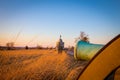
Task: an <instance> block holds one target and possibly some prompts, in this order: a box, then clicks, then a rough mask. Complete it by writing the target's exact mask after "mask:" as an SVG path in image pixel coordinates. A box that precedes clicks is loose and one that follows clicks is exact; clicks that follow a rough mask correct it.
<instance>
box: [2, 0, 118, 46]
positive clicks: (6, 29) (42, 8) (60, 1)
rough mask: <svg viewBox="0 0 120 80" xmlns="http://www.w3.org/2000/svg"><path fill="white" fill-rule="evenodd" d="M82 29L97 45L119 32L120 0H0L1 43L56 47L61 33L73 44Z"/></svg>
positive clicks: (68, 44)
mask: <svg viewBox="0 0 120 80" xmlns="http://www.w3.org/2000/svg"><path fill="white" fill-rule="evenodd" d="M80 31H84V32H85V33H87V34H88V35H89V38H90V42H91V43H97V44H106V43H107V42H108V41H110V40H111V39H112V38H114V37H115V36H116V35H118V34H120V0H0V45H6V43H7V42H15V46H25V45H28V46H36V45H37V44H39V45H42V46H55V44H56V41H57V40H58V39H59V35H60V34H61V35H62V39H63V41H64V42H65V46H73V45H74V41H75V38H76V37H78V36H79V34H80ZM17 35H19V36H18V37H17Z"/></svg>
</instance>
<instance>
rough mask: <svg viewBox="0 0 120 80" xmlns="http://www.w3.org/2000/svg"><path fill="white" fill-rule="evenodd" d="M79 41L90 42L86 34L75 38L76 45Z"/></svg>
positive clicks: (82, 33) (81, 33)
mask: <svg viewBox="0 0 120 80" xmlns="http://www.w3.org/2000/svg"><path fill="white" fill-rule="evenodd" d="M79 40H83V41H86V42H89V38H88V35H87V34H86V33H85V32H80V36H79V37H77V38H75V43H76V42H78V41H79Z"/></svg>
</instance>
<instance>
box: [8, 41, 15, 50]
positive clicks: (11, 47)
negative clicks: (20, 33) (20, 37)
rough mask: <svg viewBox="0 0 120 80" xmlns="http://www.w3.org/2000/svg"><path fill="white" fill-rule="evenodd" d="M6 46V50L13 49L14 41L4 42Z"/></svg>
mask: <svg viewBox="0 0 120 80" xmlns="http://www.w3.org/2000/svg"><path fill="white" fill-rule="evenodd" d="M6 46H7V49H8V50H10V49H13V47H14V42H9V43H7V44H6Z"/></svg>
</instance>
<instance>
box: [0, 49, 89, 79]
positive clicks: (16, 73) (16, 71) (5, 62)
mask: <svg viewBox="0 0 120 80" xmlns="http://www.w3.org/2000/svg"><path fill="white" fill-rule="evenodd" d="M87 63H88V62H87V61H76V60H75V59H74V57H73V56H71V55H69V54H66V53H65V52H63V53H62V54H57V51H55V50H39V49H33V50H32V49H31V50H9V51H7V50H6V51H0V80H75V79H76V78H77V76H78V74H79V73H80V71H81V70H82V69H83V68H84V66H85V65H86V64H87Z"/></svg>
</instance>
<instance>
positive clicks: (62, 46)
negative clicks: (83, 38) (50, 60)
mask: <svg viewBox="0 0 120 80" xmlns="http://www.w3.org/2000/svg"><path fill="white" fill-rule="evenodd" d="M56 48H57V51H58V53H62V50H63V48H64V42H63V41H62V39H61V35H60V39H59V41H58V42H57V44H56Z"/></svg>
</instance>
